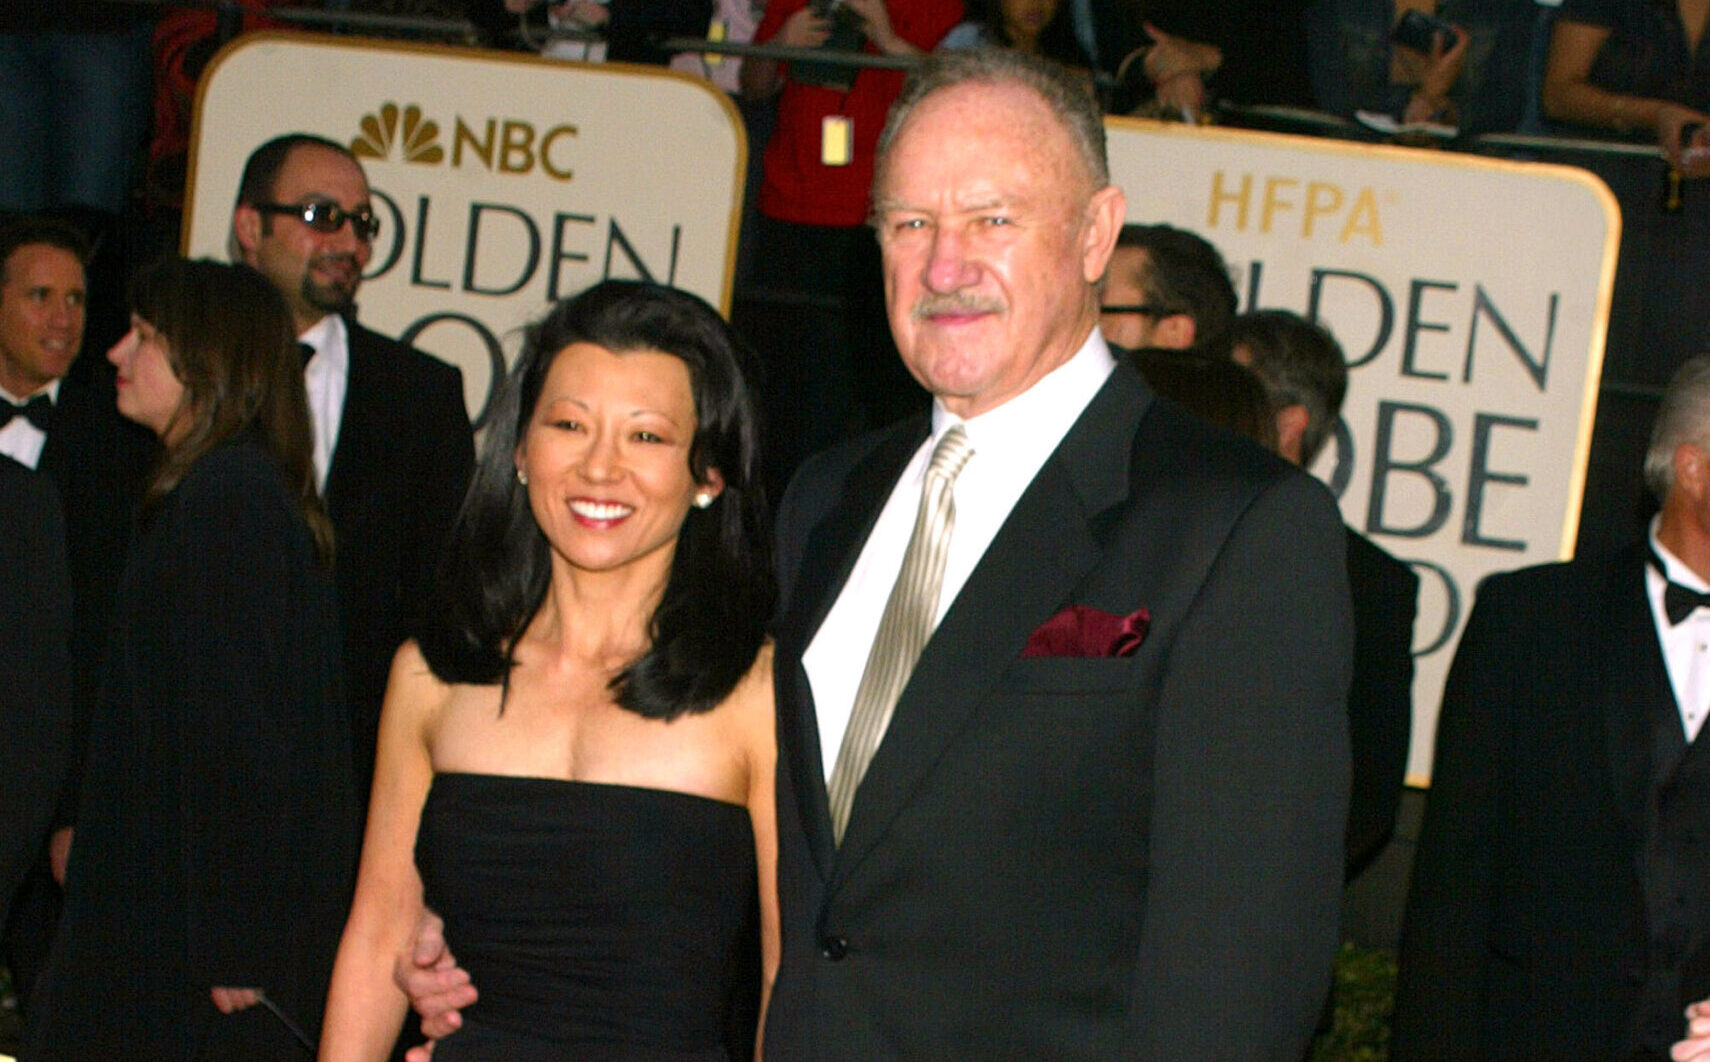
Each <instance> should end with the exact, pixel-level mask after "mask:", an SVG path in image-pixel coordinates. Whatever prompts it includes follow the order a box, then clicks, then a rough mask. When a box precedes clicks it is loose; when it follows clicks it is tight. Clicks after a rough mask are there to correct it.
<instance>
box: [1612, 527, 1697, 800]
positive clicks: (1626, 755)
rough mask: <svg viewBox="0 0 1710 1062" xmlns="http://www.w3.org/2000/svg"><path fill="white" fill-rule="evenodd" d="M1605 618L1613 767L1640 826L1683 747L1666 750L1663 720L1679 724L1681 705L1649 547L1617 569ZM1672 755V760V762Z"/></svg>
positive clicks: (1618, 795) (1619, 796)
mask: <svg viewBox="0 0 1710 1062" xmlns="http://www.w3.org/2000/svg"><path fill="white" fill-rule="evenodd" d="M1604 602H1605V606H1604V607H1605V610H1606V611H1605V615H1604V617H1603V622H1604V623H1605V624H1606V627H1605V630H1604V637H1605V638H1606V649H1607V651H1606V652H1604V653H1603V676H1602V681H1601V687H1602V689H1601V700H1602V703H1603V711H1604V724H1605V727H1606V730H1607V734H1608V741H1609V768H1610V771H1611V772H1612V774H1613V778H1612V784H1613V786H1614V789H1613V792H1614V793H1615V799H1616V804H1617V806H1618V807H1619V808H1620V810H1621V814H1622V816H1623V818H1625V819H1626V821H1627V824H1628V826H1629V827H1630V828H1632V829H1633V830H1634V831H1635V832H1636V833H1642V832H1643V830H1644V829H1645V808H1646V802H1647V801H1648V800H1649V798H1650V793H1651V790H1652V787H1653V786H1654V785H1655V783H1656V782H1657V780H1658V779H1660V778H1665V777H1667V775H1668V773H1669V772H1670V771H1672V769H1673V765H1674V763H1676V762H1678V760H1679V756H1680V752H1683V751H1684V749H1685V744H1684V736H1682V739H1681V740H1680V741H1678V742H1675V744H1676V745H1679V746H1680V748H1679V749H1678V750H1676V751H1674V752H1673V753H1672V754H1670V755H1668V756H1666V757H1663V756H1661V755H1660V753H1661V752H1662V751H1663V750H1662V749H1660V748H1659V743H1658V734H1659V733H1662V732H1663V728H1661V727H1660V726H1659V724H1661V723H1664V722H1668V721H1670V720H1668V719H1666V718H1665V716H1671V717H1673V722H1674V727H1675V730H1676V732H1678V731H1679V721H1678V719H1679V715H1678V712H1679V709H1678V708H1677V707H1676V706H1675V701H1674V690H1673V687H1672V686H1671V685H1670V684H1669V679H1668V668H1667V665H1666V664H1664V662H1663V656H1662V647H1661V645H1660V644H1659V643H1658V642H1657V629H1656V620H1655V618H1654V617H1653V616H1652V614H1651V604H1650V599H1649V597H1648V596H1647V595H1646V593H1645V559H1644V553H1643V552H1642V550H1628V551H1625V552H1623V553H1622V554H1621V556H1620V557H1619V558H1617V560H1616V562H1615V564H1614V566H1613V567H1612V568H1611V569H1610V572H1609V577H1608V583H1607V590H1606V592H1605V593H1604ZM1665 758H1666V760H1667V761H1668V762H1665Z"/></svg>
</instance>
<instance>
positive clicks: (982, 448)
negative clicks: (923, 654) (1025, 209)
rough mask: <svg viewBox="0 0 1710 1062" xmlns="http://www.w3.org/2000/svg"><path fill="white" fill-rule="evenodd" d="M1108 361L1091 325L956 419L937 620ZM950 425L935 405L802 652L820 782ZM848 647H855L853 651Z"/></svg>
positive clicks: (1111, 364)
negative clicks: (957, 438) (960, 445)
mask: <svg viewBox="0 0 1710 1062" xmlns="http://www.w3.org/2000/svg"><path fill="white" fill-rule="evenodd" d="M1115 367H1116V361H1115V359H1114V358H1113V357H1112V356H1111V353H1110V348H1109V347H1107V346H1105V342H1104V337H1102V336H1101V335H1099V331H1098V329H1097V328H1094V329H1093V330H1092V334H1091V335H1089V336H1088V337H1087V340H1086V342H1085V343H1083V344H1081V348H1080V350H1079V351H1077V352H1076V353H1075V356H1074V357H1073V358H1071V359H1069V361H1067V362H1065V363H1064V364H1062V365H1060V366H1058V367H1057V368H1056V369H1054V370H1052V371H1051V372H1050V373H1049V374H1048V375H1046V376H1045V377H1044V378H1043V379H1042V380H1040V381H1039V382H1038V383H1036V384H1034V385H1033V386H1032V387H1030V388H1028V389H1027V390H1026V391H1024V392H1022V393H1021V394H1019V395H1017V396H1016V397H1014V398H1012V399H1010V400H1009V401H1007V402H1005V403H1004V404H1002V405H1000V406H998V407H997V408H996V409H993V410H990V411H988V412H986V413H982V414H980V415H979V416H977V417H975V418H973V419H972V420H969V421H965V422H962V423H963V426H964V428H965V429H966V430H967V433H968V443H969V445H970V446H972V447H973V451H974V452H973V456H972V457H970V458H969V459H968V463H967V465H966V466H964V467H963V469H962V473H961V475H959V476H957V477H956V483H955V486H954V487H953V488H952V490H953V497H954V498H955V503H956V523H955V527H954V529H953V530H952V531H951V535H950V555H949V557H948V559H947V560H946V562H945V566H944V583H943V586H942V588H941V589H940V591H939V595H938V616H937V618H936V619H935V620H934V622H935V623H936V622H938V621H939V620H942V619H943V618H944V614H945V613H946V612H948V611H949V610H950V605H951V603H952V602H954V601H955V600H956V595H957V594H959V593H961V591H962V587H963V585H964V584H965V583H967V581H968V576H969V575H971V574H973V571H974V567H975V565H977V564H979V562H980V558H981V557H983V556H985V552H986V547H987V546H989V545H991V542H992V539H994V538H996V537H997V533H998V530H999V529H1000V528H1001V527H1003V524H1004V521H1006V520H1008V519H1009V513H1010V510H1012V509H1014V508H1015V503H1016V502H1017V501H1019V500H1020V499H1021V495H1022V493H1023V492H1025V491H1026V490H1027V487H1028V485H1029V484H1031V483H1032V482H1033V477H1034V476H1035V475H1037V474H1038V472H1039V469H1040V468H1041V467H1042V466H1043V465H1044V464H1045V461H1046V459H1047V458H1049V457H1050V456H1051V454H1052V453H1053V452H1055V451H1056V449H1057V446H1058V444H1060V443H1061V442H1062V441H1063V436H1065V435H1067V434H1068V433H1069V428H1070V427H1072V426H1073V425H1074V423H1075V421H1076V420H1078V419H1080V415H1081V413H1082V412H1083V411H1084V410H1085V409H1086V407H1087V404H1088V403H1089V402H1091V401H1092V399H1093V396H1094V395H1096V394H1097V393H1098V390H1099V388H1100V387H1103V386H1104V381H1105V379H1106V378H1107V377H1108V376H1109V375H1110V373H1111V370H1112V369H1114V368H1115ZM955 423H957V418H956V417H955V416H953V415H952V414H951V413H950V412H949V411H947V410H946V409H945V408H944V407H943V405H942V404H940V403H939V402H937V401H934V402H933V404H932V434H931V436H930V437H929V438H928V439H927V440H926V441H925V442H923V443H921V444H920V449H918V450H916V451H915V454H914V457H913V458H911V459H910V460H909V463H908V464H907V465H905V466H904V467H903V471H902V475H901V476H900V477H898V479H897V483H896V486H895V487H893V488H892V489H891V496H890V500H889V501H887V502H886V503H885V507H884V509H883V511H881V512H880V513H879V519H878V522H877V523H875V524H874V525H873V531H872V533H871V534H870V535H868V536H867V543H866V545H864V546H862V547H861V555H860V557H859V558H857V559H856V561H855V567H854V568H853V569H851V570H850V572H849V581H848V582H846V583H844V584H843V589H842V591H841V592H840V593H839V594H838V595H837V601H836V602H835V603H833V605H832V606H831V609H830V611H829V612H827V613H826V617H825V622H824V623H823V624H822V625H821V626H820V628H819V631H818V632H817V633H815V634H814V638H813V642H812V643H811V644H810V645H809V646H808V647H807V651H806V652H804V653H803V654H802V666H803V667H804V668H805V669H806V670H807V676H808V682H809V684H810V686H811V687H812V689H813V700H814V709H815V713H816V715H817V716H818V720H819V742H820V746H819V747H820V752H821V755H822V757H823V759H824V761H825V773H826V777H827V778H829V777H830V775H831V770H832V767H833V766H835V764H836V762H837V753H838V750H839V749H840V748H841V747H842V745H843V732H844V731H845V730H847V729H848V727H849V713H850V712H851V710H852V709H853V708H854V704H855V691H856V688H857V687H858V686H860V684H861V673H862V672H863V671H865V670H866V667H867V652H868V649H869V648H870V647H871V646H872V644H873V639H874V638H875V637H876V636H877V635H878V632H879V618H880V616H882V615H883V614H884V611H885V602H886V601H887V600H888V599H889V598H890V595H891V586H892V585H893V584H894V583H895V582H896V580H897V573H898V572H899V571H901V570H902V561H903V554H904V553H905V552H907V550H908V540H909V537H910V536H911V535H912V534H913V532H914V520H915V514H916V512H917V511H918V510H919V508H920V496H921V490H922V487H923V483H924V480H925V477H926V466H927V465H928V464H929V463H930V462H931V460H932V451H933V448H934V447H936V446H937V445H938V440H939V439H940V438H941V437H942V436H943V435H944V433H945V432H946V431H948V430H949V429H950V426H951V425H952V424H955ZM856 646H858V647H860V648H859V649H858V650H856V649H854V648H852V647H856Z"/></svg>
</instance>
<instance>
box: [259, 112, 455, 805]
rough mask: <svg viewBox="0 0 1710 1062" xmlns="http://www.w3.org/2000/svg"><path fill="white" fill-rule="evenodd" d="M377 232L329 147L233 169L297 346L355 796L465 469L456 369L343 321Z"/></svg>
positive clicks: (356, 181)
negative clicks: (324, 522) (337, 619)
mask: <svg viewBox="0 0 1710 1062" xmlns="http://www.w3.org/2000/svg"><path fill="white" fill-rule="evenodd" d="M378 230H379V222H378V219H377V218H376V217H375V214H374V209H373V204H372V203H371V202H370V199H369V193H368V179H367V177H366V176H364V174H363V172H362V167H361V165H360V164H358V163H357V161H356V158H355V156H353V155H352V154H351V153H350V152H349V151H348V150H347V149H345V148H344V147H343V146H342V145H340V144H337V143H334V142H333V141H330V140H325V139H322V138H320V137H316V136H309V135H306V134H302V133H293V134H289V135H286V136H281V137H278V138H276V139H274V140H270V141H268V142H267V143H265V144H263V145H262V146H261V147H259V148H257V149H256V150H255V153H254V154H252V155H251V156H250V157H249V161H248V162H247V163H246V164H245V166H244V171H243V179H242V183H241V184H240V186H239V188H238V196H237V206H236V209H235V210H234V212H233V215H232V246H233V253H234V256H235V257H237V258H239V259H240V260H241V261H243V262H246V263H248V264H249V265H251V266H254V267H255V268H256V269H258V270H259V271H260V272H261V273H262V274H263V275H265V276H266V277H267V278H268V279H269V280H271V281H272V282H273V286H274V287H276V288H278V289H279V291H280V293H281V294H283V295H284V296H285V301H286V303H287V304H288V305H289V306H290V308H291V316H292V319H293V320H294V322H295V324H296V328H297V335H298V339H299V340H300V342H301V343H302V344H303V356H304V384H305V387H306V390H307V393H308V399H309V419H310V421H311V425H312V427H313V429H314V436H315V439H314V443H315V472H316V475H317V477H318V479H319V486H320V488H321V494H322V496H323V497H324V498H325V500H326V504H327V511H328V514H329V515H330V516H331V518H332V523H333V530H334V533H335V534H336V536H337V543H338V546H337V548H338V561H337V564H336V565H335V579H336V581H337V584H338V597H339V609H340V612H341V618H342V619H343V623H344V649H345V692H346V695H347V696H348V697H349V699H350V708H351V721H352V728H353V729H352V738H353V747H354V749H355V753H356V773H357V782H358V785H359V791H360V792H361V793H363V794H364V799H366V794H367V792H368V785H369V782H370V781H371V779H372V777H373V771H374V742H375V733H376V730H377V728H378V726H379V721H380V702H381V700H382V698H383V697H384V696H385V693H386V677H387V674H388V672H389V671H390V669H391V663H392V654H393V653H394V652H395V651H396V650H397V648H398V645H399V643H401V642H402V641H403V640H404V638H405V637H406V636H407V634H408V631H409V629H410V627H411V625H412V624H413V622H414V620H415V617H416V614H417V611H418V609H419V608H420V606H421V602H422V596H423V593H424V592H425V590H426V587H427V583H428V580H429V578H430V577H431V575H432V573H433V568H434V564H435V562H436V560H437V558H438V553H439V549H440V545H441V543H442V542H443V540H444V537H445V533H446V531H447V530H448V529H449V528H450V526H451V521H452V518H453V517H454V516H455V515H456V513H457V506H458V505H459V504H460V503H461V501H462V499H463V490H464V487H465V486H467V484H468V481H469V472H470V469H471V467H472V465H473V463H474V443H473V440H472V437H471V435H470V430H469V416H468V412H467V410H466V408H465V406H464V403H463V378H462V374H461V373H460V372H459V371H458V370H457V369H456V368H455V367H453V366H450V365H447V364H445V363H444V362H442V361H440V360H438V359H437V358H434V357H431V356H430V355H427V354H424V353H422V352H421V351H419V350H416V349H414V348H413V347H409V346H406V345H405V344H403V343H399V342H397V341H396V340H392V339H388V338H387V337H385V336H382V335H379V334H378V333H375V332H373V331H370V330H369V329H367V328H364V327H363V326H362V325H360V324H358V323H357V321H356V316H355V300H356V293H357V290H358V288H359V287H360V285H361V283H362V271H363V269H364V268H365V267H366V266H367V265H368V260H369V257H370V255H371V254H372V253H373V239H374V236H375V234H376V233H377V232H378Z"/></svg>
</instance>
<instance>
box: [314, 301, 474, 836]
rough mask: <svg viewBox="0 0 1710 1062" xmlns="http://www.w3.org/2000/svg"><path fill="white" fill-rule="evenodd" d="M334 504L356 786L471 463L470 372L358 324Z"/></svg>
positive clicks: (333, 478) (333, 473)
mask: <svg viewBox="0 0 1710 1062" xmlns="http://www.w3.org/2000/svg"><path fill="white" fill-rule="evenodd" d="M349 331H350V379H349V384H348V386H347V388H346V391H345V399H344V413H343V415H342V418H341V420H340V421H339V429H338V441H337V443H336V444H335V446H334V448H333V457H332V466H331V468H329V469H328V471H327V482H326V491H325V494H326V504H327V513H328V515H329V516H330V517H331V518H332V524H333V532H334V535H335V536H336V546H337V555H336V557H335V558H334V561H333V576H334V579H335V581H336V583H337V586H338V603H339V613H340V619H341V622H342V623H343V625H344V665H345V666H344V671H345V684H346V686H345V693H346V697H347V699H348V700H349V702H350V709H351V720H352V739H353V741H352V744H353V750H354V755H355V757H356V769H357V781H358V785H359V788H358V790H357V791H358V794H359V795H360V797H361V799H362V800H363V801H364V802H366V801H367V799H368V783H369V781H370V779H372V778H373V775H374V742H375V733H376V730H377V728H378V726H379V722H380V702H381V700H382V699H383V698H384V697H385V693H386V677H387V675H388V673H389V672H390V671H391V666H392V654H393V653H395V652H396V651H397V649H398V646H399V645H400V644H401V643H402V642H403V641H404V639H405V638H407V637H409V636H410V632H411V629H412V627H413V625H414V623H415V622H416V619H417V618H418V616H419V615H420V609H421V607H422V601H423V595H424V594H425V592H426V588H427V585H428V582H429V580H430V579H431V577H432V575H433V568H434V565H435V564H436V563H437V562H438V559H439V551H440V548H441V546H443V545H444V542H445V535H446V532H447V531H449V530H450V528H451V523H452V520H453V519H454V518H455V517H456V515H457V507H458V506H459V505H461V504H462V501H463V491H464V489H465V488H466V487H467V486H468V484H469V472H470V468H471V466H472V465H473V463H474V443H473V440H472V437H471V435H470V432H469V416H468V413H467V412H466V408H465V406H464V404H463V374H462V373H460V372H459V371H458V370H457V369H456V368H454V367H453V366H450V365H447V364H446V363H444V362H442V361H440V360H439V359H437V358H434V357H432V356H431V355H428V354H424V353H422V352H421V351H419V350H415V349H414V348H412V347H408V346H405V345H404V344H402V343H399V342H397V341H395V340H391V339H387V338H386V337H385V336H382V335H379V334H378V333H376V332H371V331H369V330H368V329H366V328H363V327H362V326H361V325H358V324H355V323H354V322H352V323H350V325H349Z"/></svg>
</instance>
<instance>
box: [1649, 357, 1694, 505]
mask: <svg viewBox="0 0 1710 1062" xmlns="http://www.w3.org/2000/svg"><path fill="white" fill-rule="evenodd" d="M1681 443H1691V444H1693V445H1694V446H1700V447H1703V448H1704V449H1706V450H1710V354H1700V355H1698V356H1697V357H1696V358H1693V359H1692V360H1691V361H1688V362H1687V363H1686V364H1685V365H1682V366H1681V367H1680V368H1679V369H1678V370H1676V371H1675V374H1674V377H1673V379H1671V380H1669V382H1668V390H1667V391H1666V392H1664V393H1663V400H1662V408H1661V409H1659V410H1657V420H1656V423H1655V424H1654V425H1652V427H1651V446H1650V449H1649V450H1647V451H1645V485H1646V486H1648V487H1650V489H1651V493H1652V494H1654V495H1656V498H1657V500H1658V501H1659V502H1660V501H1662V500H1663V499H1664V498H1666V497H1668V492H1669V488H1671V487H1673V486H1674V451H1675V448H1676V447H1678V446H1679V445H1680V444H1681Z"/></svg>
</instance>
